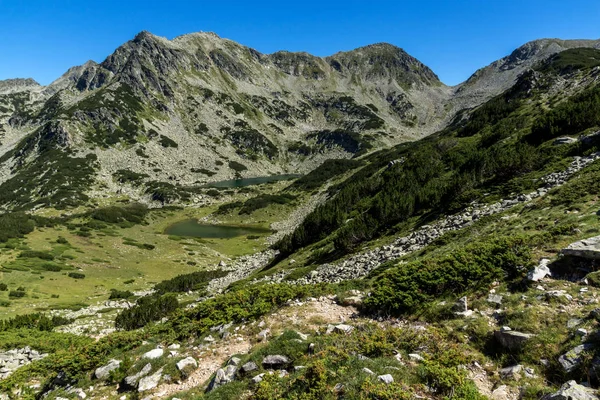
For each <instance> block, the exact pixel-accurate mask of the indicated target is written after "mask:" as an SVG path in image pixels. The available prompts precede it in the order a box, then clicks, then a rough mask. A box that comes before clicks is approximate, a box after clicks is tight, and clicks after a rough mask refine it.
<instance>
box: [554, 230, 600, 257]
mask: <svg viewBox="0 0 600 400" xmlns="http://www.w3.org/2000/svg"><path fill="white" fill-rule="evenodd" d="M561 253H562V254H563V255H565V256H575V257H582V258H588V259H592V260H598V259H600V236H594V237H591V238H588V239H584V240H580V241H578V242H575V243H571V244H570V245H568V246H567V247H566V248H564V249H562V250H561Z"/></svg>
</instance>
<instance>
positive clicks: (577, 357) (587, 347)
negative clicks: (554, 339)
mask: <svg viewBox="0 0 600 400" xmlns="http://www.w3.org/2000/svg"><path fill="white" fill-rule="evenodd" d="M593 348H594V346H593V345H591V344H589V343H585V344H580V345H579V346H575V347H574V348H572V349H571V350H569V351H568V352H566V353H565V354H563V355H561V356H560V357H558V362H559V363H560V365H561V366H562V367H563V370H564V371H565V372H567V373H568V372H571V371H573V370H575V369H576V368H577V367H578V366H579V364H581V361H582V355H583V353H584V352H586V351H591V350H592V349H593Z"/></svg>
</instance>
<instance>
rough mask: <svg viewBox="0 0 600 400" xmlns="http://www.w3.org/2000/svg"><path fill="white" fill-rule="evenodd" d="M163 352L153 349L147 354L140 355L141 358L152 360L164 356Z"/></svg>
mask: <svg viewBox="0 0 600 400" xmlns="http://www.w3.org/2000/svg"><path fill="white" fill-rule="evenodd" d="M164 352H165V351H164V350H163V349H154V350H150V351H149V352H147V353H144V354H143V355H142V358H147V359H149V360H154V359H156V358H161V357H162V356H163V354H164Z"/></svg>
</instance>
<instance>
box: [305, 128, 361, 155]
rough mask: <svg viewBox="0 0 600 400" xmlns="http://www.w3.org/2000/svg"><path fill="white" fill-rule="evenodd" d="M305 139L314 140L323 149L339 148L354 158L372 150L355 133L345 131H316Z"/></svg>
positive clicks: (359, 135)
mask: <svg viewBox="0 0 600 400" xmlns="http://www.w3.org/2000/svg"><path fill="white" fill-rule="evenodd" d="M307 139H309V140H315V141H316V143H317V145H320V146H321V147H324V148H328V149H331V148H334V147H341V148H342V149H344V150H345V151H347V152H348V153H352V154H354V155H355V156H359V155H361V154H365V153H366V152H367V151H369V150H370V149H372V148H373V146H372V145H371V144H370V143H369V142H368V141H367V140H366V138H365V137H363V136H362V135H361V134H359V133H357V132H351V131H345V130H343V129H337V130H335V131H329V130H325V131H318V132H312V133H309V134H308V135H307Z"/></svg>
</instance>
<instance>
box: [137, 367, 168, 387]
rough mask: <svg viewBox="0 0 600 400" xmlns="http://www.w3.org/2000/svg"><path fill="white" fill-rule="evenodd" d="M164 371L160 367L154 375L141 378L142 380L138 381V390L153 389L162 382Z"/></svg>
mask: <svg viewBox="0 0 600 400" xmlns="http://www.w3.org/2000/svg"><path fill="white" fill-rule="evenodd" d="M162 372H163V369H162V368H160V369H159V370H158V371H156V372H155V373H153V374H152V375H149V376H145V377H143V378H142V379H140V381H139V383H138V392H145V391H148V390H151V389H154V388H155V387H157V386H158V383H159V382H160V380H161V378H162Z"/></svg>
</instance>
